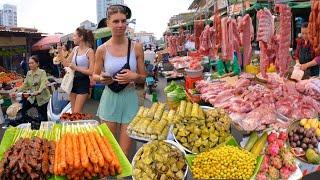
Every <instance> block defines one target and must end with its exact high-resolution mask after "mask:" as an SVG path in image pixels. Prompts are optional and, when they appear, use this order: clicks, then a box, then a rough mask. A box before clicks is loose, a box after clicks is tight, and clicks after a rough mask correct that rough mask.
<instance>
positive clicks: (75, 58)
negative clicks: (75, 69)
mask: <svg viewBox="0 0 320 180" xmlns="http://www.w3.org/2000/svg"><path fill="white" fill-rule="evenodd" d="M78 49H79V47H77V49H76V56H75V57H74V61H75V62H76V66H78V63H77V56H78Z"/></svg>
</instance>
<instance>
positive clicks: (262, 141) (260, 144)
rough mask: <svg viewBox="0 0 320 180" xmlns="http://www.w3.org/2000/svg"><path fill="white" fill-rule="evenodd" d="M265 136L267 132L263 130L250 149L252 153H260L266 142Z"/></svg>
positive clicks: (256, 154) (257, 154)
mask: <svg viewBox="0 0 320 180" xmlns="http://www.w3.org/2000/svg"><path fill="white" fill-rule="evenodd" d="M267 137H268V134H267V133H266V132H264V133H263V134H262V136H261V137H260V138H259V139H258V140H257V142H256V143H254V145H253V147H252V149H251V152H252V154H254V155H255V156H259V155H260V152H261V151H262V149H263V147H264V145H265V144H266V142H267Z"/></svg>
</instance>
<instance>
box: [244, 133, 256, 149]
mask: <svg viewBox="0 0 320 180" xmlns="http://www.w3.org/2000/svg"><path fill="white" fill-rule="evenodd" d="M258 138H259V136H258V133H257V132H253V133H251V134H250V137H249V140H248V142H247V144H246V145H245V146H244V149H246V150H248V151H250V150H251V149H252V147H253V145H254V143H256V141H257V140H258Z"/></svg>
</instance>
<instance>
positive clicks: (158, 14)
mask: <svg viewBox="0 0 320 180" xmlns="http://www.w3.org/2000/svg"><path fill="white" fill-rule="evenodd" d="M192 1H193V0H125V1H124V2H125V4H127V5H128V6H129V7H130V8H131V10H132V18H134V19H136V25H130V27H133V28H134V29H135V31H147V32H152V33H155V36H156V37H157V38H160V37H161V36H162V34H163V32H164V31H165V30H166V28H167V23H168V22H169V19H170V17H172V16H173V15H176V14H179V13H182V12H187V11H188V10H187V9H188V7H189V6H190V4H191V3H192ZM5 3H8V4H13V5H16V6H17V11H18V12H17V14H18V26H19V27H32V28H33V27H34V28H37V29H38V30H39V31H41V32H43V33H49V34H54V33H56V32H62V33H64V34H69V33H72V32H73V31H74V30H75V29H76V28H77V27H78V26H79V25H80V23H81V22H83V21H85V20H89V21H92V22H94V23H97V22H96V21H97V20H96V17H97V15H96V0H0V6H1V7H2V5H3V4H5Z"/></svg>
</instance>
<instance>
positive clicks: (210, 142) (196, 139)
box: [173, 102, 231, 153]
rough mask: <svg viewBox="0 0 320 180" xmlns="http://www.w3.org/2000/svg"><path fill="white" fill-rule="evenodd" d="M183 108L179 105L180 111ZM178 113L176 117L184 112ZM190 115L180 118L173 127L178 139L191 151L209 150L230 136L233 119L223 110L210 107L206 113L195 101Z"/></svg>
mask: <svg viewBox="0 0 320 180" xmlns="http://www.w3.org/2000/svg"><path fill="white" fill-rule="evenodd" d="M182 103H183V102H181V104H182ZM181 108H182V106H180V107H179V111H181ZM179 111H178V112H179ZM177 114H178V116H176V117H180V119H181V116H180V115H181V114H183V113H181V114H180V113H177ZM186 114H188V112H187V113H186ZM190 116H191V118H184V119H182V120H180V121H179V120H178V121H177V122H178V123H176V124H175V126H174V129H173V133H174V135H175V138H176V140H177V141H178V142H179V143H180V144H181V145H182V146H184V147H185V148H187V149H188V150H189V151H191V152H193V153H199V152H204V151H207V150H209V149H210V148H213V147H215V146H216V145H218V144H220V143H222V142H224V141H225V139H226V138H227V137H229V136H230V123H231V119H230V117H229V116H228V115H227V114H226V113H225V112H224V111H223V110H221V109H210V110H208V111H207V112H206V113H204V112H203V110H202V109H201V108H200V107H199V105H198V104H196V103H194V104H193V105H192V110H191V115H190Z"/></svg>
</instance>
